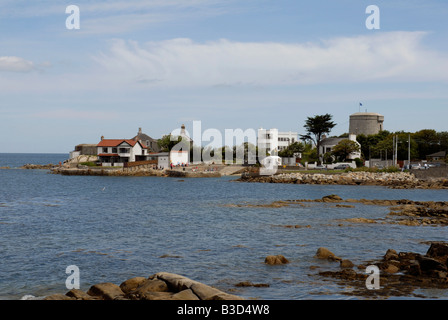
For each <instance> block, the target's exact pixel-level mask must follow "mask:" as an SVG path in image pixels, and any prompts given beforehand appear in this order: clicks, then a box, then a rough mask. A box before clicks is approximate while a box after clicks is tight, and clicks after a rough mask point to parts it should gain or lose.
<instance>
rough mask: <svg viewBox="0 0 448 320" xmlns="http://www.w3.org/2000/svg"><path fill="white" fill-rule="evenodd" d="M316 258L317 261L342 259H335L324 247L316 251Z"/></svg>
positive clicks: (338, 259) (339, 259)
mask: <svg viewBox="0 0 448 320" xmlns="http://www.w3.org/2000/svg"><path fill="white" fill-rule="evenodd" d="M315 257H316V258H319V259H327V260H330V261H341V260H342V259H341V258H339V257H337V256H336V255H335V254H334V253H333V252H331V251H330V250H328V249H327V248H324V247H320V248H319V249H317V252H316V256H315Z"/></svg>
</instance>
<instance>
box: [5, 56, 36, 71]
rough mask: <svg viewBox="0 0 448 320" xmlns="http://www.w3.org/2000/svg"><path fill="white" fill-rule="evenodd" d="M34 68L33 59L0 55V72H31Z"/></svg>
mask: <svg viewBox="0 0 448 320" xmlns="http://www.w3.org/2000/svg"><path fill="white" fill-rule="evenodd" d="M34 68H35V66H34V63H33V62H32V61H28V60H25V59H23V58H20V57H14V56H11V57H0V72H1V71H9V72H29V71H32V70H34Z"/></svg>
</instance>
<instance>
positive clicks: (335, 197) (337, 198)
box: [322, 194, 342, 202]
mask: <svg viewBox="0 0 448 320" xmlns="http://www.w3.org/2000/svg"><path fill="white" fill-rule="evenodd" d="M322 201H323V202H340V201H342V198H341V197H340V196H338V195H336V194H330V195H328V196H325V197H322Z"/></svg>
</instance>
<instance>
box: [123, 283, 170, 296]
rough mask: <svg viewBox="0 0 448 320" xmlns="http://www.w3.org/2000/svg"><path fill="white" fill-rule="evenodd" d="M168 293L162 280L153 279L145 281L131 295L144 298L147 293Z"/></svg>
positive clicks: (166, 286)
mask: <svg viewBox="0 0 448 320" xmlns="http://www.w3.org/2000/svg"><path fill="white" fill-rule="evenodd" d="M168 291H170V290H169V288H168V285H167V284H166V282H165V281H163V280H158V279H153V280H150V279H148V280H145V281H144V282H142V283H141V284H140V285H139V286H138V287H137V288H136V289H135V290H133V291H131V292H130V293H131V294H134V295H136V296H140V297H141V296H144V295H145V294H146V293H148V292H168Z"/></svg>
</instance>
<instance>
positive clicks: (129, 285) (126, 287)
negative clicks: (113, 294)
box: [120, 277, 147, 293]
mask: <svg viewBox="0 0 448 320" xmlns="http://www.w3.org/2000/svg"><path fill="white" fill-rule="evenodd" d="M146 280H147V279H146V278H145V277H134V278H131V279H128V280H126V281H124V282H123V283H122V284H120V289H121V291H123V292H124V293H129V292H131V291H134V290H135V289H137V288H138V287H139V286H140V285H141V284H142V283H143V282H145V281H146Z"/></svg>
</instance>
